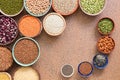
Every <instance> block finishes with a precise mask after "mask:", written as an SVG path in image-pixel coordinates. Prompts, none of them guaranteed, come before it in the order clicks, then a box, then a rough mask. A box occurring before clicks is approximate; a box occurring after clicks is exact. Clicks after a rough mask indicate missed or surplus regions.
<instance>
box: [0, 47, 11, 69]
mask: <svg viewBox="0 0 120 80" xmlns="http://www.w3.org/2000/svg"><path fill="white" fill-rule="evenodd" d="M12 63H13V58H12V53H11V51H10V50H9V49H8V48H6V47H0V71H6V70H8V69H9V68H10V67H11V66H12Z"/></svg>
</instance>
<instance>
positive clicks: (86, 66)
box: [79, 62, 92, 76]
mask: <svg viewBox="0 0 120 80" xmlns="http://www.w3.org/2000/svg"><path fill="white" fill-rule="evenodd" d="M79 72H80V73H81V74H82V75H84V76H87V75H89V74H90V73H91V72H92V65H91V64H90V63H89V62H82V63H81V64H80V66H79Z"/></svg>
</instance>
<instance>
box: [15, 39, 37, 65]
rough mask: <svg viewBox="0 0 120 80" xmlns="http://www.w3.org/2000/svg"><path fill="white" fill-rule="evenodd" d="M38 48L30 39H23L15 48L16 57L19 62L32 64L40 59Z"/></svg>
mask: <svg viewBox="0 0 120 80" xmlns="http://www.w3.org/2000/svg"><path fill="white" fill-rule="evenodd" d="M38 53H39V52H38V47H37V45H36V44H35V43H34V42H33V41H32V40H30V39H22V40H20V41H18V42H17V44H16V45H15V48H14V55H15V58H16V59H17V61H18V62H20V63H22V64H30V63H32V62H33V61H34V60H35V59H36V58H37V57H38Z"/></svg>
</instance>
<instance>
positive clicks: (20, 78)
mask: <svg viewBox="0 0 120 80" xmlns="http://www.w3.org/2000/svg"><path fill="white" fill-rule="evenodd" d="M13 79H14V80H40V79H39V74H38V72H37V71H36V70H35V69H33V68H31V67H20V68H19V69H18V70H16V71H15V73H14V76H13Z"/></svg>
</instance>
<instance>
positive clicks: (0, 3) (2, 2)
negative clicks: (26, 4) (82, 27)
mask: <svg viewBox="0 0 120 80" xmlns="http://www.w3.org/2000/svg"><path fill="white" fill-rule="evenodd" d="M22 7H23V0H0V10H1V11H3V12H4V13H5V14H7V15H14V14H16V13H18V12H19V11H20V10H21V9H22Z"/></svg>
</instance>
